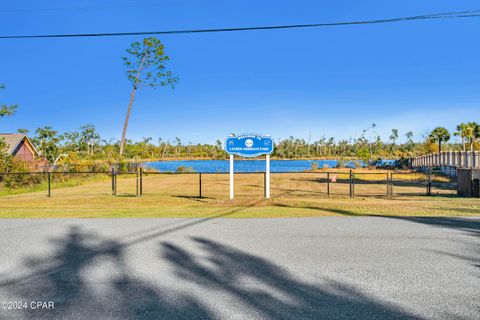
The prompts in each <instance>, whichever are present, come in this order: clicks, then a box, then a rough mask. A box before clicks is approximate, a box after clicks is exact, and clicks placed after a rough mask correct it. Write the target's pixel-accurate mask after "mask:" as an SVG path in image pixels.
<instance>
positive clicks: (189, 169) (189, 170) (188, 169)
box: [177, 166, 195, 173]
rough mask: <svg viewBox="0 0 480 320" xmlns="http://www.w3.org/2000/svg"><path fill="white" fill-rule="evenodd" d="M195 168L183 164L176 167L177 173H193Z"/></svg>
mask: <svg viewBox="0 0 480 320" xmlns="http://www.w3.org/2000/svg"><path fill="white" fill-rule="evenodd" d="M193 172H195V170H193V168H192V167H185V166H180V167H178V168H177V173H193Z"/></svg>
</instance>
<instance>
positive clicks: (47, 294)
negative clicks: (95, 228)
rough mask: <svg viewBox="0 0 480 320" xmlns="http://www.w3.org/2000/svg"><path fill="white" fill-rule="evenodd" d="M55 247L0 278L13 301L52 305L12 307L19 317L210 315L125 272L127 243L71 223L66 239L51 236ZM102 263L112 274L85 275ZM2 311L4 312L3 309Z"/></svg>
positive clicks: (195, 304)
mask: <svg viewBox="0 0 480 320" xmlns="http://www.w3.org/2000/svg"><path fill="white" fill-rule="evenodd" d="M53 244H54V246H55V252H54V254H53V255H51V256H47V257H41V258H39V257H30V258H27V259H25V264H26V266H28V268H29V270H30V273H29V275H28V276H24V277H19V278H15V279H13V280H2V281H0V292H4V293H7V295H8V296H9V297H15V301H28V302H30V301H53V302H54V303H55V309H54V310H31V309H27V310H23V311H21V310H11V311H10V313H7V315H8V316H11V317H15V318H17V317H18V316H19V313H22V314H21V315H22V317H21V318H22V319H137V320H143V319H145V320H147V319H148V320H150V319H195V318H198V319H213V318H214V317H213V315H212V314H211V312H210V311H209V310H207V308H206V307H204V306H203V305H202V303H200V302H199V301H198V299H195V298H194V297H193V296H189V295H185V294H183V293H177V294H175V296H173V295H172V294H168V293H167V292H165V290H164V289H161V288H159V287H156V286H154V285H152V284H150V283H148V282H146V281H144V280H142V279H139V278H137V277H135V274H134V273H132V272H129V270H128V268H127V266H126V265H125V263H124V250H125V246H124V245H123V244H122V243H120V242H117V241H112V240H108V239H107V240H105V239H102V238H100V237H99V236H98V235H97V234H93V233H86V232H83V231H81V230H80V228H78V227H72V228H71V229H70V230H69V232H68V234H67V235H66V237H65V238H63V239H56V240H53ZM102 264H103V267H104V268H103V269H104V270H105V266H106V267H107V270H110V271H111V274H107V275H105V274H104V275H103V276H104V277H106V279H105V278H102V280H101V283H94V282H92V280H91V279H90V280H87V277H86V273H89V272H93V273H95V272H96V271H97V268H99V266H100V265H102ZM2 311H4V312H8V311H5V310H2ZM2 317H3V315H2Z"/></svg>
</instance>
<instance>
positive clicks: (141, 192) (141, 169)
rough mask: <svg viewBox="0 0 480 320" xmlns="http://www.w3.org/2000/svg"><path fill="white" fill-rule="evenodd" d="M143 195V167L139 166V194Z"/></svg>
mask: <svg viewBox="0 0 480 320" xmlns="http://www.w3.org/2000/svg"><path fill="white" fill-rule="evenodd" d="M142 195H143V167H140V196H142Z"/></svg>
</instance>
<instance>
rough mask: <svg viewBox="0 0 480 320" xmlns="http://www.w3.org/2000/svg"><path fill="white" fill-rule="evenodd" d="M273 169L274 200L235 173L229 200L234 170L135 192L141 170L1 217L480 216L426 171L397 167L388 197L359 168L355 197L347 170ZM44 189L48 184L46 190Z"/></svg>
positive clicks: (155, 179)
mask: <svg viewBox="0 0 480 320" xmlns="http://www.w3.org/2000/svg"><path fill="white" fill-rule="evenodd" d="M330 175H331V176H330V177H332V176H335V178H336V182H335V183H330V185H329V188H330V197H328V195H327V187H328V186H327V181H326V174H325V173H318V174H317V173H295V174H273V175H272V188H271V195H272V197H271V199H270V200H266V199H264V198H263V193H264V188H263V182H264V180H263V179H264V176H263V174H261V173H259V174H239V175H236V176H235V183H236V185H235V193H236V194H235V200H233V201H231V200H229V199H228V194H229V189H228V188H229V185H228V175H226V174H209V175H205V174H204V175H202V198H200V197H199V175H198V174H185V175H178V174H162V175H153V174H152V175H145V176H144V177H143V196H142V197H136V196H135V194H136V179H135V176H134V175H124V176H120V177H119V178H118V181H117V196H112V195H111V191H112V190H111V180H110V179H106V178H105V175H104V176H103V178H101V177H98V178H97V179H96V178H93V180H91V181H87V182H85V183H84V184H81V185H76V186H75V185H73V186H71V185H68V184H66V183H65V182H61V183H60V182H59V183H54V184H53V185H52V193H51V195H52V196H51V197H50V198H48V197H47V196H46V186H43V187H37V188H36V189H34V191H35V192H30V193H22V194H10V195H3V196H0V217H17V218H24V217H32V218H33V217H37V218H43V217H102V218H104V217H214V216H219V217H220V216H224V217H231V218H244V217H245V218H247V217H248V218H250V217H308V216H323V215H424V216H431V215H438V216H441V215H477V214H480V199H468V198H459V197H456V196H454V194H455V190H454V189H453V187H452V185H451V184H450V183H449V182H448V179H445V178H444V177H437V178H435V179H434V188H433V190H432V193H433V194H434V196H425V185H424V183H425V180H424V176H423V175H422V174H413V175H412V174H409V175H401V174H394V176H393V179H394V187H393V192H394V196H393V197H387V196H386V192H387V187H386V184H385V179H386V174H385V173H384V172H379V173H374V174H372V173H368V174H367V173H359V174H356V176H355V178H356V184H355V197H354V198H350V197H349V183H348V174H346V173H341V174H332V173H331V174H330ZM42 188H43V189H42Z"/></svg>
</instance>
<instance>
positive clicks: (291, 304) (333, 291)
mask: <svg viewBox="0 0 480 320" xmlns="http://www.w3.org/2000/svg"><path fill="white" fill-rule="evenodd" d="M192 241H194V242H195V243H196V244H197V245H199V246H201V248H202V249H203V251H204V253H205V254H206V256H207V258H204V259H206V261H202V260H201V259H199V258H196V257H195V256H194V255H193V254H191V253H189V252H188V251H187V250H185V249H183V248H182V247H179V246H177V245H175V244H173V243H170V242H163V243H162V248H161V256H162V258H163V259H164V260H166V261H168V262H170V263H171V264H172V266H173V268H174V270H175V271H176V275H177V276H178V278H179V279H180V280H181V281H188V282H193V283H195V284H196V285H198V286H201V287H203V288H204V289H205V290H206V291H208V292H212V291H213V292H218V293H219V294H220V295H222V296H224V295H226V296H230V297H231V298H233V300H234V301H237V306H236V307H240V308H243V310H245V312H246V313H247V315H246V317H247V318H262V319H375V318H378V319H416V317H415V316H413V315H411V314H408V313H406V312H405V311H403V310H401V309H399V308H398V307H396V306H393V305H389V304H387V303H384V302H381V301H379V300H378V299H375V298H374V297H369V296H368V295H366V294H364V293H361V292H360V291H359V290H357V289H355V288H353V287H350V286H348V285H345V284H342V283H339V282H334V281H325V283H322V284H317V283H306V282H303V281H301V280H299V279H298V277H296V276H295V275H293V274H291V273H289V272H287V271H286V270H285V269H283V268H282V267H280V266H278V265H276V264H274V263H273V262H270V261H269V260H267V259H265V258H262V257H259V256H255V255H252V254H249V253H246V252H244V251H241V250H238V249H235V248H233V247H230V246H227V245H224V244H221V243H218V242H215V241H212V240H208V239H205V238H192ZM202 256H205V255H202Z"/></svg>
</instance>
